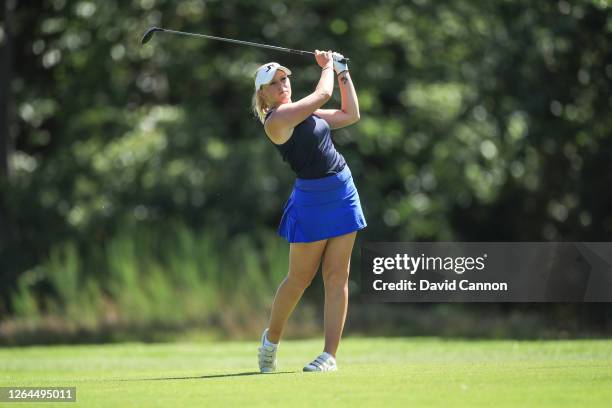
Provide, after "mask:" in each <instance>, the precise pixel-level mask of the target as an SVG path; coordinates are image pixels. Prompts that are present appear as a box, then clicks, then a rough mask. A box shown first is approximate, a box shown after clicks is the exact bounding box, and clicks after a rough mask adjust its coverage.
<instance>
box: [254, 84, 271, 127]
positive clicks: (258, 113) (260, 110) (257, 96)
mask: <svg viewBox="0 0 612 408" xmlns="http://www.w3.org/2000/svg"><path fill="white" fill-rule="evenodd" d="M251 108H252V109H253V113H254V114H255V117H256V118H258V119H259V121H260V122H261V123H264V121H265V120H266V113H268V111H269V110H270V106H268V104H267V102H266V99H265V98H264V96H263V93H262V92H261V89H258V90H257V91H255V93H253V98H252V100H251Z"/></svg>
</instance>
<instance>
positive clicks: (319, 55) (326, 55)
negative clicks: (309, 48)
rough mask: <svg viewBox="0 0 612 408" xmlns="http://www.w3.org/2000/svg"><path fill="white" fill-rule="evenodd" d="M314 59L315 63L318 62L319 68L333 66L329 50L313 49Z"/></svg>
mask: <svg viewBox="0 0 612 408" xmlns="http://www.w3.org/2000/svg"><path fill="white" fill-rule="evenodd" d="M315 59H316V60H317V64H319V66H320V67H321V68H326V67H333V66H334V59H333V56H332V52H331V50H330V51H319V50H315Z"/></svg>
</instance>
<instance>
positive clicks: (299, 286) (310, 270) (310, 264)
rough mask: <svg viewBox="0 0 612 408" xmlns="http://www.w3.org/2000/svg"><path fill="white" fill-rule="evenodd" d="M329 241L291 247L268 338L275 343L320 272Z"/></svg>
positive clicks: (298, 244) (296, 244)
mask: <svg viewBox="0 0 612 408" xmlns="http://www.w3.org/2000/svg"><path fill="white" fill-rule="evenodd" d="M326 243H327V240H322V241H316V242H309V243H295V244H291V245H290V246H289V273H288V274H287V277H286V278H285V279H284V280H283V282H282V283H281V284H280V286H279V287H278V290H277V291H276V296H275V297H274V303H273V304H272V312H271V313H270V322H269V323H268V340H270V341H271V342H272V343H278V342H279V340H280V338H281V336H282V334H283V329H284V328H285V323H287V320H288V319H289V316H290V315H291V312H293V309H294V308H295V306H296V305H297V303H298V301H299V300H300V298H301V297H302V294H303V293H304V290H305V289H306V288H307V287H308V286H309V285H310V282H312V279H313V278H314V276H315V274H316V273H317V270H318V269H319V265H320V263H321V256H322V255H323V250H324V249H325V244H326Z"/></svg>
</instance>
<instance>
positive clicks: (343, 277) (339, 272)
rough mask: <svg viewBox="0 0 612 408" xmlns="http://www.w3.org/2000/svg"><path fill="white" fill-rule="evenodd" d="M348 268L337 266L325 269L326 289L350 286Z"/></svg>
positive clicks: (324, 282) (324, 280)
mask: <svg viewBox="0 0 612 408" xmlns="http://www.w3.org/2000/svg"><path fill="white" fill-rule="evenodd" d="M348 278H349V271H348V268H335V269H329V270H326V271H324V273H323V284H324V285H325V289H326V290H329V289H332V290H333V289H345V288H346V287H347V286H348Z"/></svg>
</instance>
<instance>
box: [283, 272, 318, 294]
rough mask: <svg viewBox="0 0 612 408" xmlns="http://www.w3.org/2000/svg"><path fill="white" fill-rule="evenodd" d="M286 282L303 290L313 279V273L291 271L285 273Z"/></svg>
mask: <svg viewBox="0 0 612 408" xmlns="http://www.w3.org/2000/svg"><path fill="white" fill-rule="evenodd" d="M286 279H287V282H288V283H289V284H291V285H292V286H294V287H298V288H300V289H303V290H305V289H306V288H308V287H309V286H310V284H311V283H312V280H313V279H314V273H310V274H309V273H295V272H294V273H292V272H291V271H290V272H289V273H288V274H287V278H286Z"/></svg>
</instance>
